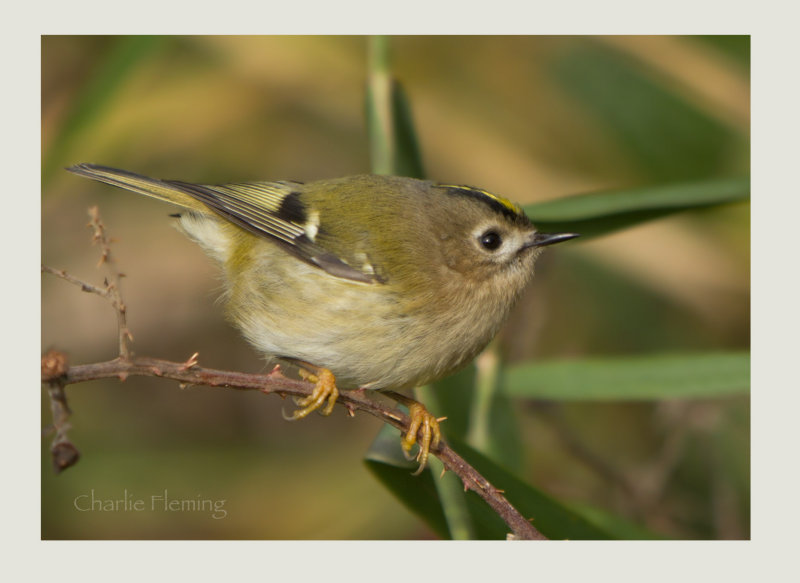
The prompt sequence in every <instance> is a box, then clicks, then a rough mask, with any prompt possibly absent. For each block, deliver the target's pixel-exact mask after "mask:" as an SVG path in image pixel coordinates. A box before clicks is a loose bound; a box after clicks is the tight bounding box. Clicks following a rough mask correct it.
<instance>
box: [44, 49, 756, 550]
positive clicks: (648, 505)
mask: <svg viewBox="0 0 800 583" xmlns="http://www.w3.org/2000/svg"><path fill="white" fill-rule="evenodd" d="M367 46H368V41H367V38H366V37H358V36H348V37H337V36H314V37H256V36H248V37H236V36H226V37H102V36H80V37H76V36H45V37H42V184H43V188H42V262H43V263H44V264H46V265H49V266H52V267H55V268H60V269H65V270H67V272H69V273H71V274H72V275H75V276H76V277H79V278H82V279H84V280H86V281H89V282H93V283H96V284H100V283H102V278H103V275H104V274H103V271H102V270H98V269H96V265H97V262H98V259H99V251H98V249H97V248H96V247H92V246H91V244H90V238H91V232H90V230H89V229H87V228H86V224H87V222H88V215H87V209H88V207H90V206H92V205H98V206H99V208H100V212H101V215H102V217H103V220H104V222H105V224H106V226H107V228H108V230H109V232H110V234H111V235H112V237H113V238H114V241H115V243H114V246H113V253H114V256H115V259H116V260H117V262H118V264H119V266H120V269H121V270H122V271H123V272H124V273H125V274H126V276H127V277H126V278H125V280H124V283H123V290H122V291H123V294H124V298H125V300H126V303H127V306H128V318H129V326H130V328H131V330H132V331H133V334H134V338H135V343H134V345H133V346H134V350H135V351H136V352H137V354H140V355H146V356H153V357H159V358H165V359H172V360H179V361H182V360H185V359H187V358H188V357H189V356H190V355H191V354H192V353H194V352H199V353H200V357H199V359H200V364H201V365H202V366H207V367H213V368H222V369H229V370H240V371H246V372H259V371H262V370H263V369H264V366H263V362H262V361H261V359H260V358H259V357H258V355H257V354H256V353H255V352H254V351H253V350H252V349H251V348H250V347H249V346H248V345H247V344H246V343H245V342H244V341H243V340H242V339H241V338H239V336H238V334H237V333H236V332H235V331H234V330H233V329H232V328H230V327H229V326H228V325H227V324H226V322H225V321H224V319H223V317H222V314H221V309H220V306H218V305H217V304H216V303H215V298H216V296H217V294H218V290H219V281H218V280H217V275H216V273H215V268H214V266H213V265H212V264H211V262H210V261H209V260H207V259H206V257H205V256H204V255H203V253H202V251H201V250H200V249H199V248H198V247H197V246H195V245H194V244H192V243H191V242H190V241H188V240H187V239H185V238H184V237H183V236H182V235H181V234H180V233H178V232H177V231H176V230H175V229H174V228H172V226H171V220H170V219H169V217H168V214H169V213H170V212H172V209H170V208H168V207H167V206H165V205H162V204H159V203H158V202H156V201H153V200H150V199H146V198H144V197H140V196H136V195H134V194H132V193H125V192H123V191H120V190H117V189H113V188H111V187H108V186H105V185H101V184H95V183H91V182H89V181H86V180H83V179H80V178H78V177H75V176H73V175H70V174H68V173H67V172H65V171H63V168H64V167H65V166H69V165H71V164H75V163H80V162H93V163H99V164H105V165H109V166H115V167H120V168H125V169H128V170H131V171H134V172H138V173H142V174H146V175H150V176H154V177H160V178H175V179H181V180H185V181H191V182H205V183H220V182H233V181H245V180H252V179H262V180H277V179H296V180H303V181H308V180H313V179H317V178H330V177H339V176H347V175H352V174H357V173H364V172H368V171H369V169H370V159H369V144H368V141H367V133H366V128H365V120H364V90H365V84H366V79H367V77H366V76H367V58H368V57H367ZM391 47H392V57H393V58H392V63H393V71H394V73H395V75H396V76H397V78H398V79H399V80H400V81H401V82H402V83H403V85H404V88H405V91H406V94H407V96H408V98H409V101H410V103H411V106H412V111H413V118H414V121H415V126H416V131H417V135H418V138H419V141H420V146H421V150H422V158H423V162H424V165H425V171H426V174H427V175H428V177H429V178H432V179H435V180H441V181H446V182H455V183H461V184H468V185H474V186H478V187H481V188H485V189H487V190H490V191H492V192H496V193H498V194H501V195H503V196H506V197H508V198H510V199H512V200H515V201H518V202H520V203H523V204H524V203H530V202H536V201H543V200H549V199H554V198H558V197H563V196H567V195H571V194H578V193H584V192H592V191H600V190H610V189H622V188H628V187H638V186H648V185H659V184H670V183H679V182H685V181H692V180H698V179H705V178H713V177H728V176H747V175H748V174H749V148H750V145H749V144H750V135H749V134H750V79H749V77H750V72H749V54H750V45H749V38H748V37H741V36H740V37H720V36H716V37H666V36H658V37H652V36H647V37H643V36H642V37H637V36H625V37H524V36H509V37H493V36H481V37H472V36H470V37H460V36H447V37H437V36H413V37H412V36H409V37H392V39H391ZM532 219H533V220H534V222H535V220H536V217H535V216H534V217H532ZM749 221H750V215H749V205H748V204H746V203H741V204H735V205H730V206H727V207H723V208H718V209H712V210H706V211H699V212H693V213H690V214H682V215H678V216H674V217H671V218H667V219H662V220H658V221H655V222H651V223H647V224H644V225H642V226H639V227H636V228H634V229H628V230H625V231H621V232H618V233H616V234H614V235H610V236H606V237H602V238H598V239H596V240H591V241H588V242H586V243H584V244H574V245H568V246H565V247H564V248H558V249H557V250H554V251H553V252H548V253H545V254H544V255H543V257H542V259H541V260H540V261H539V263H538V264H537V275H536V278H535V280H534V283H533V284H532V285H531V286H530V288H529V289H528V292H527V293H526V295H525V297H524V298H523V300H522V301H521V302H520V304H519V306H518V307H517V309H516V312H515V314H514V315H513V316H512V318H511V320H510V322H509V325H508V326H507V327H506V329H505V330H504V331H503V333H502V336H501V343H500V345H501V347H502V352H503V354H504V357H505V358H506V359H507V360H508V361H510V362H520V361H523V360H531V359H533V360H541V361H546V360H550V359H562V358H577V357H587V356H605V355H623V354H651V353H669V352H689V351H694V350H697V351H711V350H733V349H745V350H746V349H748V348H749V337H750V324H749V322H750V313H749V306H750V295H749V261H750V256H749V249H750V223H749ZM49 348H58V349H62V350H64V351H66V352H67V353H68V354H69V357H70V361H71V362H72V363H76V364H77V363H90V362H98V361H102V360H108V359H112V358H114V357H115V356H116V351H117V340H116V320H115V317H114V314H113V311H112V310H111V308H110V307H109V306H108V305H107V304H106V303H105V302H104V301H103V300H101V299H100V298H98V297H96V296H93V295H90V294H86V293H81V292H80V291H79V290H78V289H77V288H75V287H73V286H70V285H69V284H67V283H65V282H64V281H61V280H58V279H56V278H54V277H51V276H46V277H45V276H43V279H42V349H43V351H44V350H47V349H49ZM67 395H68V398H69V404H70V407H71V409H72V410H73V417H72V419H71V423H72V426H73V428H72V430H71V431H70V437H71V439H72V441H73V442H74V443H75V444H76V446H77V447H78V448H79V449H80V451H81V454H82V458H81V460H80V462H79V463H78V464H77V465H76V466H75V467H73V468H70V469H68V470H66V471H65V472H64V473H63V474H61V475H58V476H56V475H54V473H53V471H52V468H51V464H50V457H49V447H50V437H49V436H45V437H44V438H43V440H42V538H44V539H82V538H92V539H105V538H123V539H125V538H145V539H151V538H156V539H163V538H168V539H169V538H214V539H240V538H258V539H262V538H265V539H420V538H422V539H424V538H431V537H433V534H432V533H431V532H430V531H429V530H428V529H427V528H426V526H425V525H424V524H423V523H422V522H421V521H420V520H418V519H417V518H416V517H415V516H414V515H412V514H411V513H410V512H408V511H407V510H406V509H405V508H403V506H402V505H401V504H399V503H398V502H396V501H395V499H394V498H393V497H392V496H391V494H390V493H388V492H387V491H386V490H385V489H384V488H383V487H382V486H381V485H380V484H379V483H378V482H377V481H376V480H375V479H374V478H373V477H372V476H371V475H370V474H369V472H368V471H367V470H366V469H365V467H364V464H363V459H362V458H363V455H364V452H366V450H367V449H368V448H369V446H370V444H371V442H372V440H373V439H374V437H375V434H376V433H377V431H378V429H379V427H380V423H379V422H378V421H377V420H375V419H373V418H371V417H369V416H366V415H357V416H356V417H355V418H348V417H347V416H346V414H345V412H344V410H343V409H341V408H337V410H336V411H335V412H334V414H333V415H332V416H331V417H330V418H323V417H320V416H312V417H311V418H308V419H306V420H304V421H302V422H298V423H288V422H286V421H284V420H283V418H282V416H281V410H282V409H285V410H286V411H290V410H291V409H292V407H293V405H292V404H291V403H290V402H282V401H281V400H280V399H278V398H277V397H274V396H263V395H260V394H254V393H253V394H251V393H239V392H232V391H228V390H224V389H211V388H206V387H191V388H187V389H183V390H181V389H180V388H179V387H178V385H177V383H174V382H170V381H164V380H159V379H152V378H130V379H128V380H127V381H126V382H125V383H118V382H100V381H95V382H91V383H85V384H81V385H73V386H70V387H68V389H67ZM516 405H518V406H517V407H516V408H515V415H516V422H517V423H518V424H519V427H520V428H521V432H522V436H523V452H522V466H521V469H520V476H521V477H522V478H523V479H524V480H526V481H527V482H529V483H531V484H534V485H536V486H537V487H539V488H541V489H543V490H545V491H546V492H549V493H551V494H553V495H554V496H557V497H558V498H560V499H562V500H568V501H571V502H573V503H575V504H579V505H580V504H585V505H591V506H593V507H597V508H603V509H606V510H609V511H612V512H616V513H620V514H623V515H625V516H628V517H630V518H631V519H632V520H636V521H639V522H641V523H644V524H646V525H647V526H648V527H649V528H651V529H653V530H655V531H657V532H659V533H661V534H662V535H664V536H667V537H674V538H748V537H749V532H750V530H749V529H750V518H749V516H750V508H749V504H750V503H749V500H750V494H749V482H750V479H749V475H750V448H749V443H750V442H749V439H750V433H749V399H748V398H747V397H735V398H727V399H715V400H709V401H696V400H695V401H670V402H668V403H642V402H640V403H580V404H577V403H576V404H569V405H554V404H548V403H541V402H540V403H532V402H526V401H519V402H518V403H516ZM50 422H51V419H50V412H49V403H48V400H47V397H46V393H44V392H43V399H42V424H43V426H46V425H48V424H49V423H50ZM450 477H452V476H450ZM92 491H94V495H95V497H96V498H98V499H101V500H109V499H111V500H118V499H121V498H123V497H124V496H125V492H126V491H127V493H128V494H129V495H130V496H131V497H132V498H133V499H145V500H147V503H148V508H149V503H150V500H151V496H160V495H162V494H163V493H164V491H167V496H168V497H169V498H170V499H178V500H201V499H202V500H225V504H224V508H225V510H226V511H227V514H226V516H225V517H224V518H221V519H215V518H213V517H212V516H211V513H209V512H167V511H145V512H135V511H132V512H120V511H109V512H102V511H100V512H97V511H95V512H80V511H78V510H76V508H75V506H74V500H75V499H76V497H78V496H88V495H91V492H92ZM83 500H86V499H85V498H84V499H83Z"/></svg>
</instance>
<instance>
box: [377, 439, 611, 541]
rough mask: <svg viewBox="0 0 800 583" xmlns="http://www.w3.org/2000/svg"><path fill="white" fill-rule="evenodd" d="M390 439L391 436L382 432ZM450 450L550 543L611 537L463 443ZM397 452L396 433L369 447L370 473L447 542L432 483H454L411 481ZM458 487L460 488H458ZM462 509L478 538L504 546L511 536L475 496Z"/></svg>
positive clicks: (468, 497) (426, 476)
mask: <svg viewBox="0 0 800 583" xmlns="http://www.w3.org/2000/svg"><path fill="white" fill-rule="evenodd" d="M382 433H383V434H384V437H387V438H391V435H392V433H391V432H389V431H387V432H385V433H384V432H382ZM449 444H450V446H451V447H452V448H453V449H454V450H455V451H457V452H458V453H459V454H460V455H461V456H462V457H463V458H464V459H465V460H467V462H469V463H470V464H471V465H472V466H473V467H475V469H476V470H478V472H480V473H481V474H482V475H483V476H484V477H485V478H486V479H488V480H489V481H490V482H491V483H492V484H493V485H494V486H495V487H497V488H500V489H501V490H503V493H504V496H505V497H506V498H507V499H508V500H509V502H511V504H512V505H513V506H514V507H515V508H516V509H517V510H518V511H519V512H520V513H522V515H523V516H528V517H531V518H532V520H533V524H534V526H536V528H537V529H539V531H540V532H542V534H544V535H545V536H546V537H548V538H553V539H571V540H602V539H609V538H613V537H612V536H611V534H610V533H609V532H607V531H606V530H604V529H603V528H600V527H598V526H595V525H594V524H592V523H591V522H590V521H589V520H587V519H586V518H584V517H583V516H581V515H580V514H578V513H576V512H574V511H572V510H570V509H569V508H567V507H566V506H564V505H562V504H561V503H559V502H558V501H556V500H555V499H553V498H551V497H549V496H547V495H546V494H544V493H542V492H541V491H539V490H537V489H536V488H534V487H532V486H529V485H528V484H526V483H525V482H523V481H522V480H520V479H519V478H517V477H516V476H514V475H513V474H512V473H510V472H509V471H508V470H505V469H504V468H502V467H501V466H499V465H497V464H496V463H495V462H493V461H492V460H490V459H489V458H487V457H486V456H484V455H483V454H481V453H480V452H478V451H476V450H474V449H473V448H471V447H469V446H468V445H467V444H466V443H464V442H462V441H460V440H457V439H449ZM393 450H394V451H397V452H399V451H400V447H399V434H398V432H397V431H396V430H394V445H393V444H392V443H391V442H389V441H381V442H378V441H377V440H376V442H375V443H374V444H373V448H371V449H370V451H369V453H368V454H367V457H366V464H367V467H368V468H369V469H370V471H371V472H372V473H373V474H374V475H375V476H376V477H377V478H378V479H379V480H380V481H381V482H382V483H383V484H384V485H385V486H386V487H387V488H388V489H389V490H390V491H391V492H392V493H393V494H394V495H395V496H397V497H398V499H399V500H400V501H401V502H402V503H403V504H404V505H405V506H406V507H407V508H408V509H409V510H411V511H412V512H414V513H415V514H416V515H417V516H419V517H420V518H421V519H422V520H424V521H425V522H426V523H427V524H428V525H429V526H430V527H431V528H432V529H433V530H434V531H435V532H436V533H437V534H438V535H440V536H443V537H447V536H449V530H448V529H447V522H446V520H445V518H444V513H443V512H442V510H441V507H440V505H439V502H438V496H437V492H436V486H435V484H434V480H439V479H441V480H458V478H457V476H455V475H453V474H451V473H448V474H445V475H444V476H443V477H441V478H439V477H435V478H434V477H433V476H432V473H431V472H430V471H428V470H426V471H425V472H423V474H422V475H420V476H417V477H414V476H411V475H410V469H409V467H408V465H407V462H406V460H405V459H404V458H402V455H400V456H399V457H398V455H397V454H395V455H394V456H393V455H392V454H391V452H392V451H393ZM459 486H460V484H459ZM466 503H467V509H468V512H469V516H470V518H471V522H472V525H473V528H474V532H475V536H476V538H478V539H480V540H492V539H495V540H502V539H505V538H506V535H507V534H508V532H509V528H508V526H507V525H506V524H505V523H504V522H503V520H502V519H501V518H500V517H499V516H498V515H497V514H496V513H495V512H494V511H493V510H492V509H491V508H490V507H489V506H488V505H487V504H486V503H485V502H484V501H483V499H481V498H480V497H479V496H478V495H477V494H476V493H475V492H471V491H470V492H467V493H466Z"/></svg>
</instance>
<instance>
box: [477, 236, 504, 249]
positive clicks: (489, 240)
mask: <svg viewBox="0 0 800 583" xmlns="http://www.w3.org/2000/svg"><path fill="white" fill-rule="evenodd" d="M479 241H480V242H481V245H482V246H483V248H484V249H486V250H487V251H497V250H498V249H499V248H500V245H502V244H503V238H502V237H501V236H500V234H499V233H498V232H497V231H486V232H485V233H484V234H483V235H481V236H480V238H479Z"/></svg>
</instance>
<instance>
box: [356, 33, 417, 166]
mask: <svg viewBox="0 0 800 583" xmlns="http://www.w3.org/2000/svg"><path fill="white" fill-rule="evenodd" d="M366 117H367V132H368V134H369V144H370V153H371V158H372V172H373V173H375V174H391V175H395V176H410V177H412V178H423V177H424V175H425V171H424V169H423V166H422V156H421V154H420V149H419V144H418V142H417V135H416V132H415V131H414V121H413V118H412V115H411V106H410V104H409V103H408V100H407V99H406V95H405V92H404V91H403V88H402V86H401V85H400V83H399V82H398V81H397V80H396V79H395V78H394V77H393V76H392V75H391V71H390V69H389V40H388V39H387V38H386V37H383V36H376V37H372V38H371V39H370V72H369V79H368V81H367V92H366Z"/></svg>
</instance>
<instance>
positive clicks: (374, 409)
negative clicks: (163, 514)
mask: <svg viewBox="0 0 800 583" xmlns="http://www.w3.org/2000/svg"><path fill="white" fill-rule="evenodd" d="M89 214H90V216H91V219H92V220H91V223H90V226H92V227H93V229H94V236H93V241H97V242H99V243H100V245H101V248H102V256H101V260H100V264H99V265H105V266H106V267H107V268H108V269H109V272H110V275H111V278H112V281H111V282H108V281H106V282H105V287H104V288H98V287H96V286H93V285H91V284H88V283H85V282H83V281H81V280H79V279H77V278H75V277H73V276H71V275H68V274H66V273H65V272H64V271H63V270H57V269H53V268H50V267H46V266H44V265H43V266H42V271H43V272H47V273H51V274H54V275H56V276H58V277H60V278H62V279H64V280H65V281H68V282H70V283H72V284H74V285H77V286H78V287H80V288H81V290H83V291H86V292H90V293H95V294H97V295H100V296H101V297H103V298H105V299H106V300H108V301H109V302H111V304H112V306H113V307H114V309H115V312H116V313H117V324H118V327H119V349H120V355H119V357H118V358H116V359H114V360H111V361H108V362H101V363H95V364H84V365H75V366H69V365H68V364H67V362H66V357H65V356H64V355H63V354H62V353H59V352H57V351H51V352H49V353H47V354H46V355H45V356H44V357H42V382H43V383H46V384H47V385H48V388H49V395H50V399H51V406H52V410H53V426H54V428H55V430H56V439H55V440H54V442H53V463H54V465H55V466H56V468H57V470H58V471H60V470H63V469H65V468H66V467H69V466H70V465H72V464H74V463H75V462H76V461H77V458H78V453H77V449H75V447H74V446H73V445H72V444H71V443H70V442H69V440H68V439H67V438H66V430H67V429H68V428H69V424H68V423H67V418H68V417H69V414H70V411H69V408H68V406H67V402H66V397H65V394H64V387H65V386H66V385H69V384H73V383H78V382H85V381H89V380H95V379H101V378H114V377H116V378H119V379H120V380H123V381H124V380H125V379H126V378H127V377H128V376H130V375H140V376H157V377H163V378H167V379H172V380H176V381H178V382H180V383H181V386H186V385H190V384H191V385H206V386H211V387H225V388H230V389H237V390H260V391H262V392H264V393H277V394H278V395H280V396H282V397H283V396H286V395H293V396H299V397H305V396H308V395H310V394H311V392H312V391H313V389H314V385H313V384H312V383H309V382H306V381H301V380H294V379H290V378H287V377H286V376H284V375H283V374H281V372H280V369H279V367H276V368H275V369H274V370H273V371H272V372H270V373H268V374H246V373H239V372H230V371H220V370H212V369H205V368H201V367H200V366H198V364H197V354H193V355H192V356H191V357H190V358H189V359H188V360H187V361H186V362H183V363H176V362H170V361H165V360H158V359H153V358H145V357H139V358H133V356H132V351H131V350H130V347H129V342H130V341H132V340H133V337H132V335H131V333H130V331H129V330H128V327H127V322H126V316H125V313H126V308H125V303H124V302H123V300H122V297H121V294H120V291H119V281H120V279H121V277H123V274H122V273H120V272H118V271H116V270H115V269H113V267H111V265H112V261H111V251H110V246H109V240H108V238H107V237H106V234H105V228H104V226H103V223H102V222H101V220H100V216H99V213H98V211H97V207H92V208H91V209H90V211H89ZM337 403H338V404H340V405H342V406H344V407H345V408H346V409H347V411H348V414H350V415H352V413H353V411H355V410H361V411H365V412H367V413H370V414H371V415H374V416H376V417H378V418H380V419H382V420H383V421H384V422H385V423H389V424H390V425H392V426H394V427H396V428H398V429H400V431H401V432H405V431H407V430H408V427H409V418H408V416H407V415H405V414H403V413H402V412H400V411H398V410H396V409H390V408H388V407H386V406H384V405H383V404H381V403H380V402H378V401H376V400H374V399H371V398H369V397H367V396H365V395H364V392H363V391H359V390H355V391H342V392H341V393H340V396H339V399H338V401H337ZM431 453H432V454H433V455H435V456H436V457H438V458H439V459H440V460H441V461H442V463H443V464H444V466H445V468H446V469H448V470H450V471H452V472H453V473H454V474H456V475H457V476H458V477H459V478H460V479H461V481H462V482H463V484H464V489H465V490H472V491H474V492H476V493H477V494H478V495H479V496H480V497H481V498H483V499H484V501H486V503H487V504H488V505H489V506H490V507H491V508H492V509H493V510H494V511H495V512H496V513H497V514H498V515H499V516H500V517H501V518H502V519H503V520H504V521H505V523H506V524H507V525H508V526H509V527H510V528H511V530H512V532H513V536H512V538H515V539H523V540H543V539H545V538H546V537H545V536H544V535H542V534H541V533H540V532H539V531H538V530H537V529H536V528H535V527H534V526H533V525H532V524H531V523H530V521H529V520H528V519H526V518H525V517H523V516H522V515H521V514H520V513H519V512H518V511H517V510H516V509H515V508H514V507H513V506H512V505H511V504H510V503H509V502H508V500H507V499H506V498H505V496H503V494H502V492H501V491H500V490H498V489H497V488H495V487H494V486H493V485H492V484H491V483H489V481H488V480H486V479H485V478H484V477H483V476H482V475H481V474H479V473H478V471H477V470H475V468H473V467H472V466H471V465H469V464H468V463H467V462H466V461H465V460H464V459H463V458H462V457H461V456H459V455H458V454H457V453H456V452H455V451H453V450H452V449H451V448H450V447H449V446H448V445H447V444H446V443H440V444H439V445H438V446H437V447H436V448H432V449H431Z"/></svg>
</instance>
